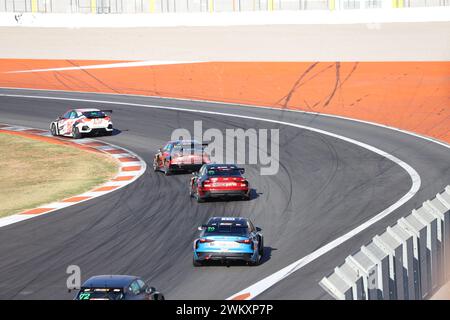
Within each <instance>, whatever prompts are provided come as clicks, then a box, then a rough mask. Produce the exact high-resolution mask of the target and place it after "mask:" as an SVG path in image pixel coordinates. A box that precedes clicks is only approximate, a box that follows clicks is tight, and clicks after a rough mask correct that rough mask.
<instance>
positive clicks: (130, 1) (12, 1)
mask: <svg viewBox="0 0 450 320" xmlns="http://www.w3.org/2000/svg"><path fill="white" fill-rule="evenodd" d="M434 6H450V0H0V12H40V13H97V14H111V13H157V12H184V13H185V12H233V11H236V12H239V11H275V10H277V11H278V10H290V11H292V10H294V11H298V10H350V9H372V8H392V7H393V8H403V7H434Z"/></svg>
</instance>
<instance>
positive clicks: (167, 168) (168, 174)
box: [164, 166, 172, 176]
mask: <svg viewBox="0 0 450 320" xmlns="http://www.w3.org/2000/svg"><path fill="white" fill-rule="evenodd" d="M171 174H172V172H171V171H170V168H169V167H166V166H164V175H165V176H170V175H171Z"/></svg>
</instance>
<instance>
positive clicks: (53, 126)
mask: <svg viewBox="0 0 450 320" xmlns="http://www.w3.org/2000/svg"><path fill="white" fill-rule="evenodd" d="M50 133H51V134H52V136H57V135H58V132H56V125H55V124H54V123H52V126H51V128H50Z"/></svg>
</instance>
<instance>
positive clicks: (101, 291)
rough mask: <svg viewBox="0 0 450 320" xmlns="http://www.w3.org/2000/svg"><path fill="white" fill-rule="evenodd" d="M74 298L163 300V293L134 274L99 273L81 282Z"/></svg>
mask: <svg viewBox="0 0 450 320" xmlns="http://www.w3.org/2000/svg"><path fill="white" fill-rule="evenodd" d="M75 300H164V295H163V294H162V293H161V292H158V291H156V289H155V288H153V287H149V286H148V285H147V284H146V283H145V282H144V281H143V280H142V279H141V278H139V277H136V276H126V275H101V276H94V277H91V278H89V279H88V280H87V281H86V282H85V283H83V285H82V286H81V288H80V291H79V292H78V294H77V295H76V297H75Z"/></svg>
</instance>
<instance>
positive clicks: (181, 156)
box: [153, 140, 210, 176]
mask: <svg viewBox="0 0 450 320" xmlns="http://www.w3.org/2000/svg"><path fill="white" fill-rule="evenodd" d="M206 146H207V144H201V143H199V142H197V141H196V140H176V141H169V142H168V143H167V144H166V145H165V146H164V147H163V148H162V149H159V150H158V153H157V154H155V157H154V159H153V170H154V171H163V172H164V174H165V175H166V176H167V175H170V174H171V173H173V172H179V171H198V170H199V169H200V168H201V166H202V165H204V164H205V163H209V162H210V159H209V155H208V154H207V153H206V152H205V150H204V148H205V147H206Z"/></svg>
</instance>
